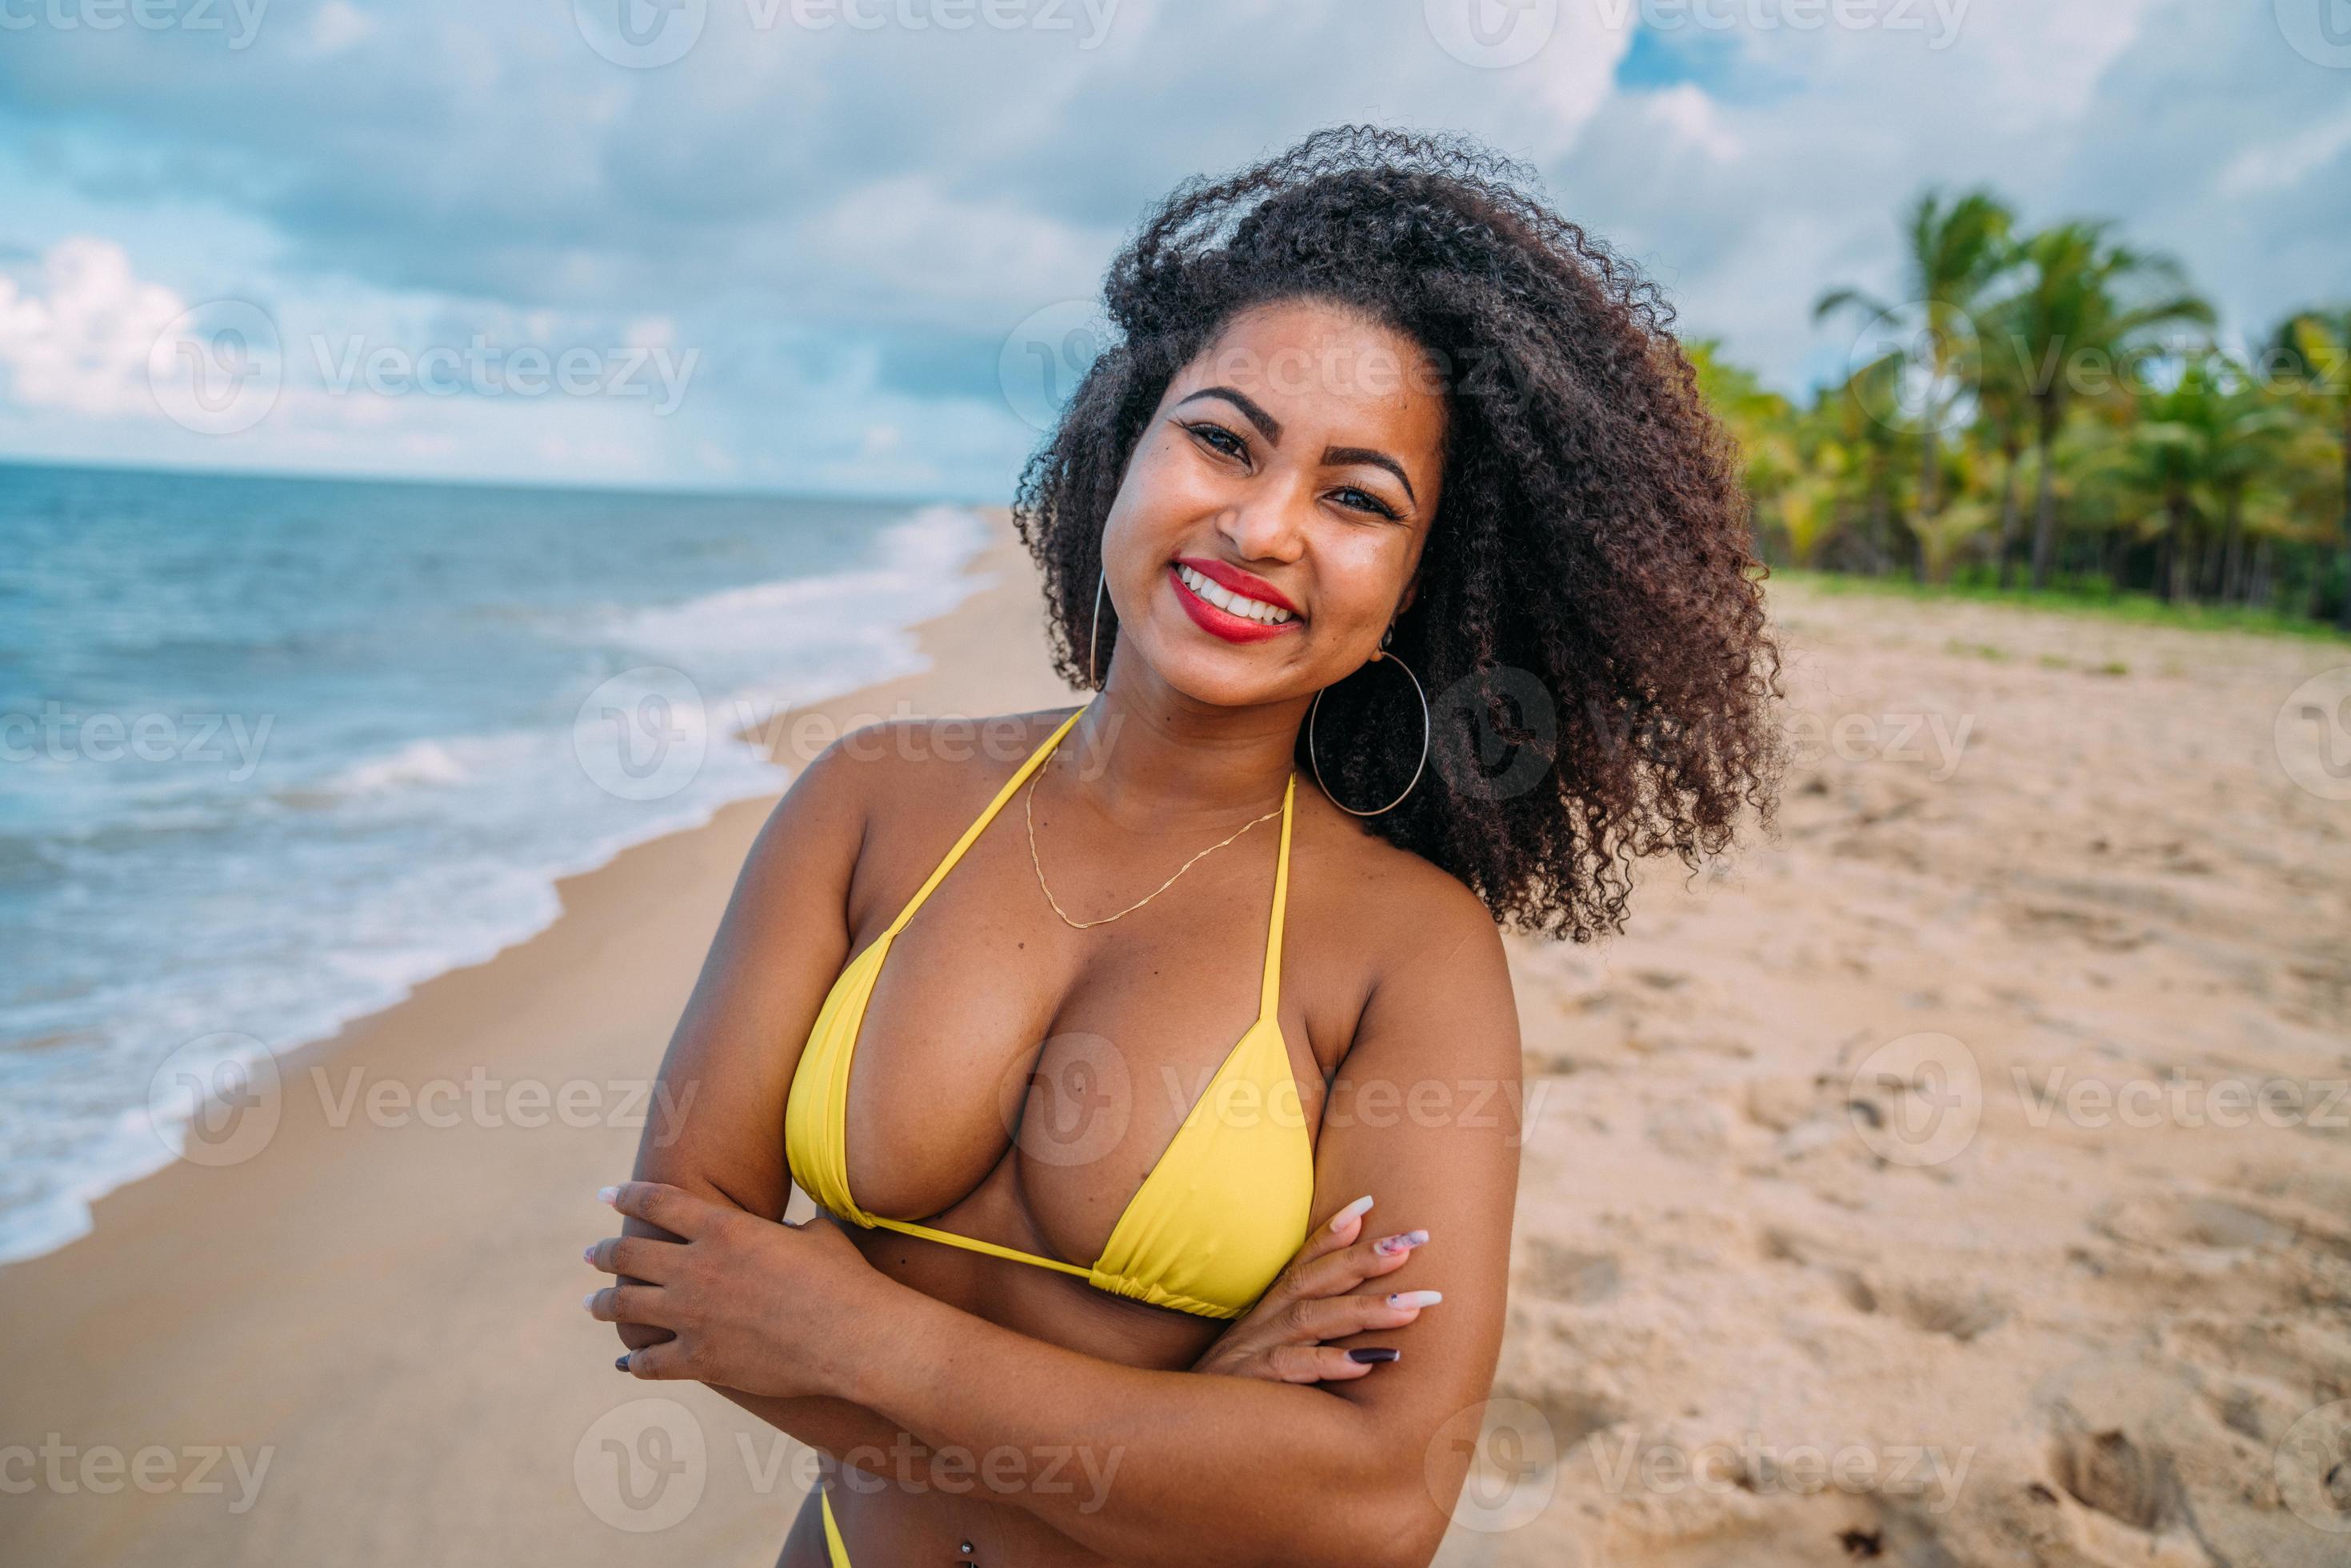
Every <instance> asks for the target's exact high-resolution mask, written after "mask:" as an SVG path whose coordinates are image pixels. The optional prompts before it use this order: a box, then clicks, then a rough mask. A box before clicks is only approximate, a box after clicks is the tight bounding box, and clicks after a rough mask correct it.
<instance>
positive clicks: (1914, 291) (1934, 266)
mask: <svg viewBox="0 0 2351 1568" xmlns="http://www.w3.org/2000/svg"><path fill="white" fill-rule="evenodd" d="M2015 221H2016V220H2015V214H2012V213H2011V212H2010V211H2009V209H2008V207H2007V206H2006V205H2005V204H2002V203H2001V200H2000V198H1999V197H1997V196H1995V195H1993V194H1992V193H1991V192H1990V191H1987V190H1980V189H1979V190H1974V191H1970V192H1968V193H1966V194H1964V195H1962V196H1959V198H1957V199H1956V200H1954V201H1952V202H1950V203H1949V204H1948V205H1946V204H1945V202H1944V198H1943V193H1942V192H1940V191H1938V190H1928V192H1926V193H1924V194H1922V195H1920V196H1919V197H1918V199H1917V201H1916V202H1914V203H1913V204H1911V206H1910V209H1909V211H1908V212H1907V214H1904V217H1903V224H1902V230H1903V262H1904V286H1905V287H1906V288H1907V290H1908V293H1909V297H1910V302H1909V304H1908V306H1907V307H1906V308H1905V309H1906V311H1915V312H1917V316H1918V317H1919V319H1918V320H1917V322H1916V323H1915V326H1916V329H1917V332H1918V334H1919V336H1920V337H1921V338H1922V339H1923V340H1924V341H1923V343H1922V344H1920V345H1919V347H1920V348H1921V349H1922V350H1923V354H1922V356H1921V358H1922V361H1923V362H1920V363H1915V364H1905V365H1904V367H1903V369H1904V370H1905V371H1914V370H1916V371H1924V372H1925V376H1926V386H1925V388H1924V389H1923V400H1924V401H1923V405H1922V406H1921V408H1920V409H1919V412H1918V436H1919V448H1920V450H1919V454H1918V506H1917V533H1918V536H1919V538H1921V539H1924V538H1926V537H1927V536H1928V534H1929V533H1931V532H1932V531H1933V528H1934V517H1935V512H1936V509H1937V507H1938V501H1939V495H1938V486H1937V483H1936V481H1937V478H1938V475H1939V470H1940V458H1939V456H1938V453H1937V450H1936V448H1937V445H1938V441H1939V439H1940V436H1941V434H1942V425H1943V423H1944V421H1945V419H1946V418H1947V417H1949V414H1950V413H1951V412H1952V410H1953V407H1954V405H1955V404H1956V402H1958V397H1959V392H1960V391H1961V390H1962V389H1963V388H1964V387H1965V385H1966V384H1967V383H1968V382H1970V381H1971V380H1972V379H1973V374H1974V369H1975V365H1976V362H1977V351H1976V344H1977V334H1976V325H1975V321H1974V315H1975V312H1976V310H1977V309H1978V308H1979V307H1980V303H1981V301H1982V299H1983V297H1984V295H1985V293H1986V291H1987V290H1988V289H1990V288H1991V286H1992V285H1993V284H1994V282H1995V281H1997V280H1998V279H1999V278H2000V277H2001V275H2002V274H2003V273H2005V272H2006V271H2007V270H2008V268H2009V267H2010V266H2011V263H2012V261H2013V260H2014V253H2013V250H2012V247H2011V245H2010V243H2009V234H2010V231H2011V229H2012V228H2013V227H2014V225H2015ZM1848 310H1849V311H1855V312H1858V313H1860V314H1862V315H1864V316H1865V317H1866V318H1868V319H1869V320H1870V321H1872V322H1882V321H1886V320H1888V319H1896V320H1897V324H1900V325H1906V326H1907V325H1913V324H1912V323H1908V322H1907V321H1901V320H1900V317H1901V315H1902V314H1903V313H1902V312H1897V311H1896V309H1895V308H1893V307H1891V306H1889V305H1887V304H1886V303H1885V302H1884V301H1883V300H1880V299H1876V298H1873V297H1871V296H1870V295H1868V294H1866V293H1865V292H1863V291H1862V290H1861V289H1858V288H1850V287H1848V288H1833V289H1831V290H1829V291H1828V292H1827V293H1826V294H1823V295H1822V296H1821V298H1820V301H1819V303H1817V304H1815V305H1814V306H1813V320H1815V321H1819V320H1823V319H1826V318H1828V317H1830V316H1833V315H1835V314H1836V313H1838V312H1839V311H1848ZM1903 351H1904V350H1895V352H1896V354H1900V353H1902V352H1903ZM1924 569H1925V562H1924V559H1923V557H1922V559H1921V570H1924Z"/></svg>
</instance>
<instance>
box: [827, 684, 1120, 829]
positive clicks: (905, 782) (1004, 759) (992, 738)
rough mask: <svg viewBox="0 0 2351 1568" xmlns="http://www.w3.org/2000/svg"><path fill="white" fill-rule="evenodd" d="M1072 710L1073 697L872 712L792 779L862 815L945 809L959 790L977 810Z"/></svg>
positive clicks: (957, 799) (956, 801)
mask: <svg viewBox="0 0 2351 1568" xmlns="http://www.w3.org/2000/svg"><path fill="white" fill-rule="evenodd" d="M1076 711H1077V707H1076V705H1074V704H1072V705H1071V706H1065V707H1057V708H1040V709H1036V710H1034V711H1031V712H1027V713H1006V714H991V715H987V716H973V715H967V714H943V715H935V716H923V717H894V718H886V719H877V720H874V721H872V722H871V723H866V724H861V725H857V726H855V727H852V728H850V729H848V730H845V731H844V732H842V733H841V735H839V736H837V737H834V738H833V740H831V742H830V743H829V744H828V745H826V746H825V747H824V748H823V749H822V750H821V751H820V752H818V753H817V755H816V756H815V757H814V758H811V759H810V762H809V764H808V766H807V767H806V768H803V769H802V770H801V772H800V775H799V778H798V779H795V780H794V781H793V787H794V789H799V790H808V791H811V792H815V793H819V794H822V795H824V796H826V797H828V798H830V799H831V800H836V801H838V802H839V803H841V805H843V806H845V807H850V808H852V809H854V810H856V811H857V812H858V813H859V814H860V815H861V816H862V817H867V818H871V817H873V816H876V815H882V814H889V813H893V812H894V811H896V810H902V809H913V808H919V809H921V810H948V809H949V808H950V807H953V806H956V805H958V804H960V803H961V802H962V800H963V798H964V797H966V796H969V797H971V798H972V800H973V804H972V810H974V811H977V810H979V809H980V808H981V807H982V806H985V805H986V804H987V800H988V799H989V798H990V797H991V796H993V795H994V794H995V792H996V791H997V790H998V789H1001V788H1003V786H1004V782H1005V780H1006V779H1009V778H1011V777H1012V775H1013V774H1014V773H1015V772H1017V771H1018V770H1019V767H1020V765H1021V764H1022V763H1023V762H1025V761H1027V760H1028V759H1029V758H1030V757H1031V756H1033V755H1034V754H1035V752H1036V750H1037V747H1040V746H1041V745H1043V744H1044V743H1045V740H1046V738H1047V737H1050V735H1051V734H1052V733H1053V730H1054V728H1055V727H1057V726H1058V725H1060V723H1061V721H1062V720H1063V719H1065V718H1067V717H1069V716H1070V715H1071V714H1072V713H1074V712H1076Z"/></svg>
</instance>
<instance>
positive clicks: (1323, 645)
mask: <svg viewBox="0 0 2351 1568" xmlns="http://www.w3.org/2000/svg"><path fill="white" fill-rule="evenodd" d="M1444 443H1445V405H1444V402H1443V399H1442V397H1441V396H1440V395H1439V394H1438V392H1437V391H1436V376H1435V374H1434V368H1433V366H1432V365H1431V364H1430V363H1429V361H1428V360H1427V357H1426V355H1425V354H1424V353H1423V352H1422V351H1421V350H1420V349H1419V347H1418V346H1417V345H1416V344H1415V343H1414V342H1413V341H1412V340H1410V339H1408V338H1405V337H1404V336H1402V335H1400V334H1398V333H1396V332H1395V331H1393V330H1391V329H1388V328H1385V327H1382V326H1378V325H1375V324H1373V323H1371V322H1369V321H1366V320H1364V319H1362V318H1361V317H1358V316H1356V315H1354V314H1353V313H1352V312H1349V311H1345V310H1342V309H1339V308H1334V307H1332V306H1329V305H1325V304H1322V303H1319V302H1310V301H1303V300H1300V301H1287V302H1283V303H1280V304H1274V305H1267V306H1261V307H1259V308H1256V309H1253V310H1251V311H1249V312H1247V313H1246V314H1243V315H1241V316H1238V317H1236V318H1235V319H1234V320H1233V321H1232V322H1231V323H1230V324H1229V325H1228V327H1227V328H1226V329H1225V331H1224V333H1223V335H1222V336H1221V337H1219V338H1218V339H1217V340H1216V341H1215V342H1214V343H1213V344H1211V345H1210V347H1209V348H1208V349H1207V350H1205V351H1204V352H1203V353H1202V354H1201V355H1200V356H1199V357H1198V358H1197V359H1196V360H1195V361H1193V362H1192V363H1190V364H1188V365H1186V366H1185V367H1184V368H1183V369H1182V370H1181V371H1177V372H1176V374H1175V377H1174V378H1173V379H1172V380H1171V381H1170V382H1169V383H1168V386H1167V391H1166V393H1165V396H1163V397H1162V398H1161V399H1160V401H1159V407H1158V409H1157V411H1156V412H1155V413H1154V415H1153V416H1152V421H1151V423H1150V424H1149V425H1148V426H1146V427H1145V428H1144V432H1143V434H1142V436H1141V438H1140V439H1139V440H1138V441H1137V442H1136V444H1135V449H1134V455H1133V456H1132V458H1130V460H1129V461H1128V463H1127V467H1126V476H1125V478H1124V479H1123V482H1122V483H1121V484H1120V486H1119V492H1118V498H1117V499H1116V500H1115V501H1114V502H1113V504H1112V506H1111V511H1110V517H1109V518H1108V520H1107V521H1106V522H1105V524H1104V525H1103V533H1102V562H1103V570H1104V573H1105V575H1106V577H1107V579H1108V583H1109V593H1110V597H1111V600H1112V601H1113V603H1114V604H1115V605H1116V606H1117V621H1116V626H1117V631H1118V648H1119V651H1120V653H1121V654H1122V655H1123V657H1126V658H1130V659H1132V658H1135V657H1137V656H1140V657H1141V658H1142V659H1143V660H1144V662H1145V663H1146V664H1149V665H1150V666H1151V668H1152V670H1153V671H1154V672H1155V673H1156V674H1158V675H1159V677H1160V678H1162V679H1164V680H1165V681H1166V682H1167V684H1168V685H1171V686H1173V687H1175V689H1176V690H1177V691H1180V692H1182V693H1184V694H1185V695H1187V696H1190V697H1192V698H1194V699H1196V700H1197V701H1200V702H1204V703H1212V704H1215V705H1217V706H1225V707H1238V706H1249V705H1251V704H1258V703H1266V702H1277V701H1281V700H1283V699H1287V698H1294V697H1299V696H1303V695H1308V694H1310V693H1312V692H1316V691H1319V690H1321V689H1322V687H1324V686H1327V685H1332V683H1334V682H1336V681H1339V680H1341V679H1343V677H1345V676H1346V675H1348V674H1351V673H1353V671H1354V670H1356V669H1358V668H1360V667H1361V666H1362V665H1363V664H1364V662H1365V661H1366V660H1368V659H1369V658H1370V657H1371V656H1372V654H1373V653H1374V651H1375V650H1376V649H1377V648H1378V646H1379V642H1380V635H1381V633H1382V632H1385V631H1386V630H1387V628H1388V624H1389V622H1391V621H1392V620H1394V619H1395V615H1396V613H1397V612H1399V611H1400V610H1402V609H1403V607H1404V606H1405V604H1407V603H1409V602H1410V595H1411V591H1412V587H1411V585H1412V581H1413V577H1414V573H1415V571H1416V569H1417V568H1418V566H1419V564H1420V552H1421V548H1422V546H1423V545H1424V544H1425V543H1426V540H1427V538H1428V524H1429V519H1430V518H1431V517H1434V516H1435V515H1436V511H1437V486H1438V485H1439V483H1440V481H1441V479H1442V477H1443V476H1442V475H1441V473H1440V471H1439V470H1440V468H1441V465H1442V464H1443V461H1444Z"/></svg>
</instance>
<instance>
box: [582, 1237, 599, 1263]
mask: <svg viewBox="0 0 2351 1568" xmlns="http://www.w3.org/2000/svg"><path fill="white" fill-rule="evenodd" d="M580 1256H581V1257H582V1258H585V1259H586V1260H588V1261H590V1263H593V1262H594V1261H596V1244H595V1243H594V1242H592V1241H591V1242H590V1243H589V1244H588V1245H587V1246H585V1247H582V1248H581V1249H580Z"/></svg>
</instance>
